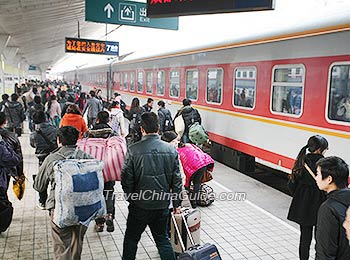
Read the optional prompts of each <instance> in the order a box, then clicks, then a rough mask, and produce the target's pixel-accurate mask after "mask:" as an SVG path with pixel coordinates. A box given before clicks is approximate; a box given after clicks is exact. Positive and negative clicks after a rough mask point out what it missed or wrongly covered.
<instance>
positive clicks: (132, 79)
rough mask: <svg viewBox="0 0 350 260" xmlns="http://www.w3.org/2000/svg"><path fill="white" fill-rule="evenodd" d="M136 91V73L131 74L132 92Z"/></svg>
mask: <svg viewBox="0 0 350 260" xmlns="http://www.w3.org/2000/svg"><path fill="white" fill-rule="evenodd" d="M134 90H135V72H131V73H130V91H134Z"/></svg>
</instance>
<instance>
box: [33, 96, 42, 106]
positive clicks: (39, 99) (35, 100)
mask: <svg viewBox="0 0 350 260" xmlns="http://www.w3.org/2000/svg"><path fill="white" fill-rule="evenodd" d="M34 103H35V104H40V103H41V97H40V96H35V97H34Z"/></svg>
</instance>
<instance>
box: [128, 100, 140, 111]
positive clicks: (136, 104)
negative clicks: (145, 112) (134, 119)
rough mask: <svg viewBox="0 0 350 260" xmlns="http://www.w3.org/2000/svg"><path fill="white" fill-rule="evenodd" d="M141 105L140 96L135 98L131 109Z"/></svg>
mask: <svg viewBox="0 0 350 260" xmlns="http://www.w3.org/2000/svg"><path fill="white" fill-rule="evenodd" d="M139 106H140V100H139V99H138V98H133V99H132V101H131V106H130V110H131V109H133V108H136V107H139Z"/></svg>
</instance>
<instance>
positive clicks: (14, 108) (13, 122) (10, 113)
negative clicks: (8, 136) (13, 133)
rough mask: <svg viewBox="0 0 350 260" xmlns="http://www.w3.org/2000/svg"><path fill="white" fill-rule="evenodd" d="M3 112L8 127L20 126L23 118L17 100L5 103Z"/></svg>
mask: <svg viewBox="0 0 350 260" xmlns="http://www.w3.org/2000/svg"><path fill="white" fill-rule="evenodd" d="M5 107H6V108H5V114H6V118H7V124H8V127H10V128H13V127H20V126H21V123H22V122H23V121H24V119H25V115H24V110H23V106H22V105H21V103H19V102H18V101H11V102H7V103H6V104H5Z"/></svg>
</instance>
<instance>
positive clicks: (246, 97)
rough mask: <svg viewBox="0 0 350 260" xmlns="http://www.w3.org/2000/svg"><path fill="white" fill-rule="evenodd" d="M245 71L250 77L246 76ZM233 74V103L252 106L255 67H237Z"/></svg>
mask: <svg viewBox="0 0 350 260" xmlns="http://www.w3.org/2000/svg"><path fill="white" fill-rule="evenodd" d="M247 72H249V75H250V76H252V77H249V78H248V77H247ZM235 75H236V78H235V81H234V90H233V91H234V98H233V105H234V106H240V107H248V108H253V107H254V106H255V92H256V68H254V67H246V68H237V69H236V73H235ZM244 75H246V76H245V77H244Z"/></svg>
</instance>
